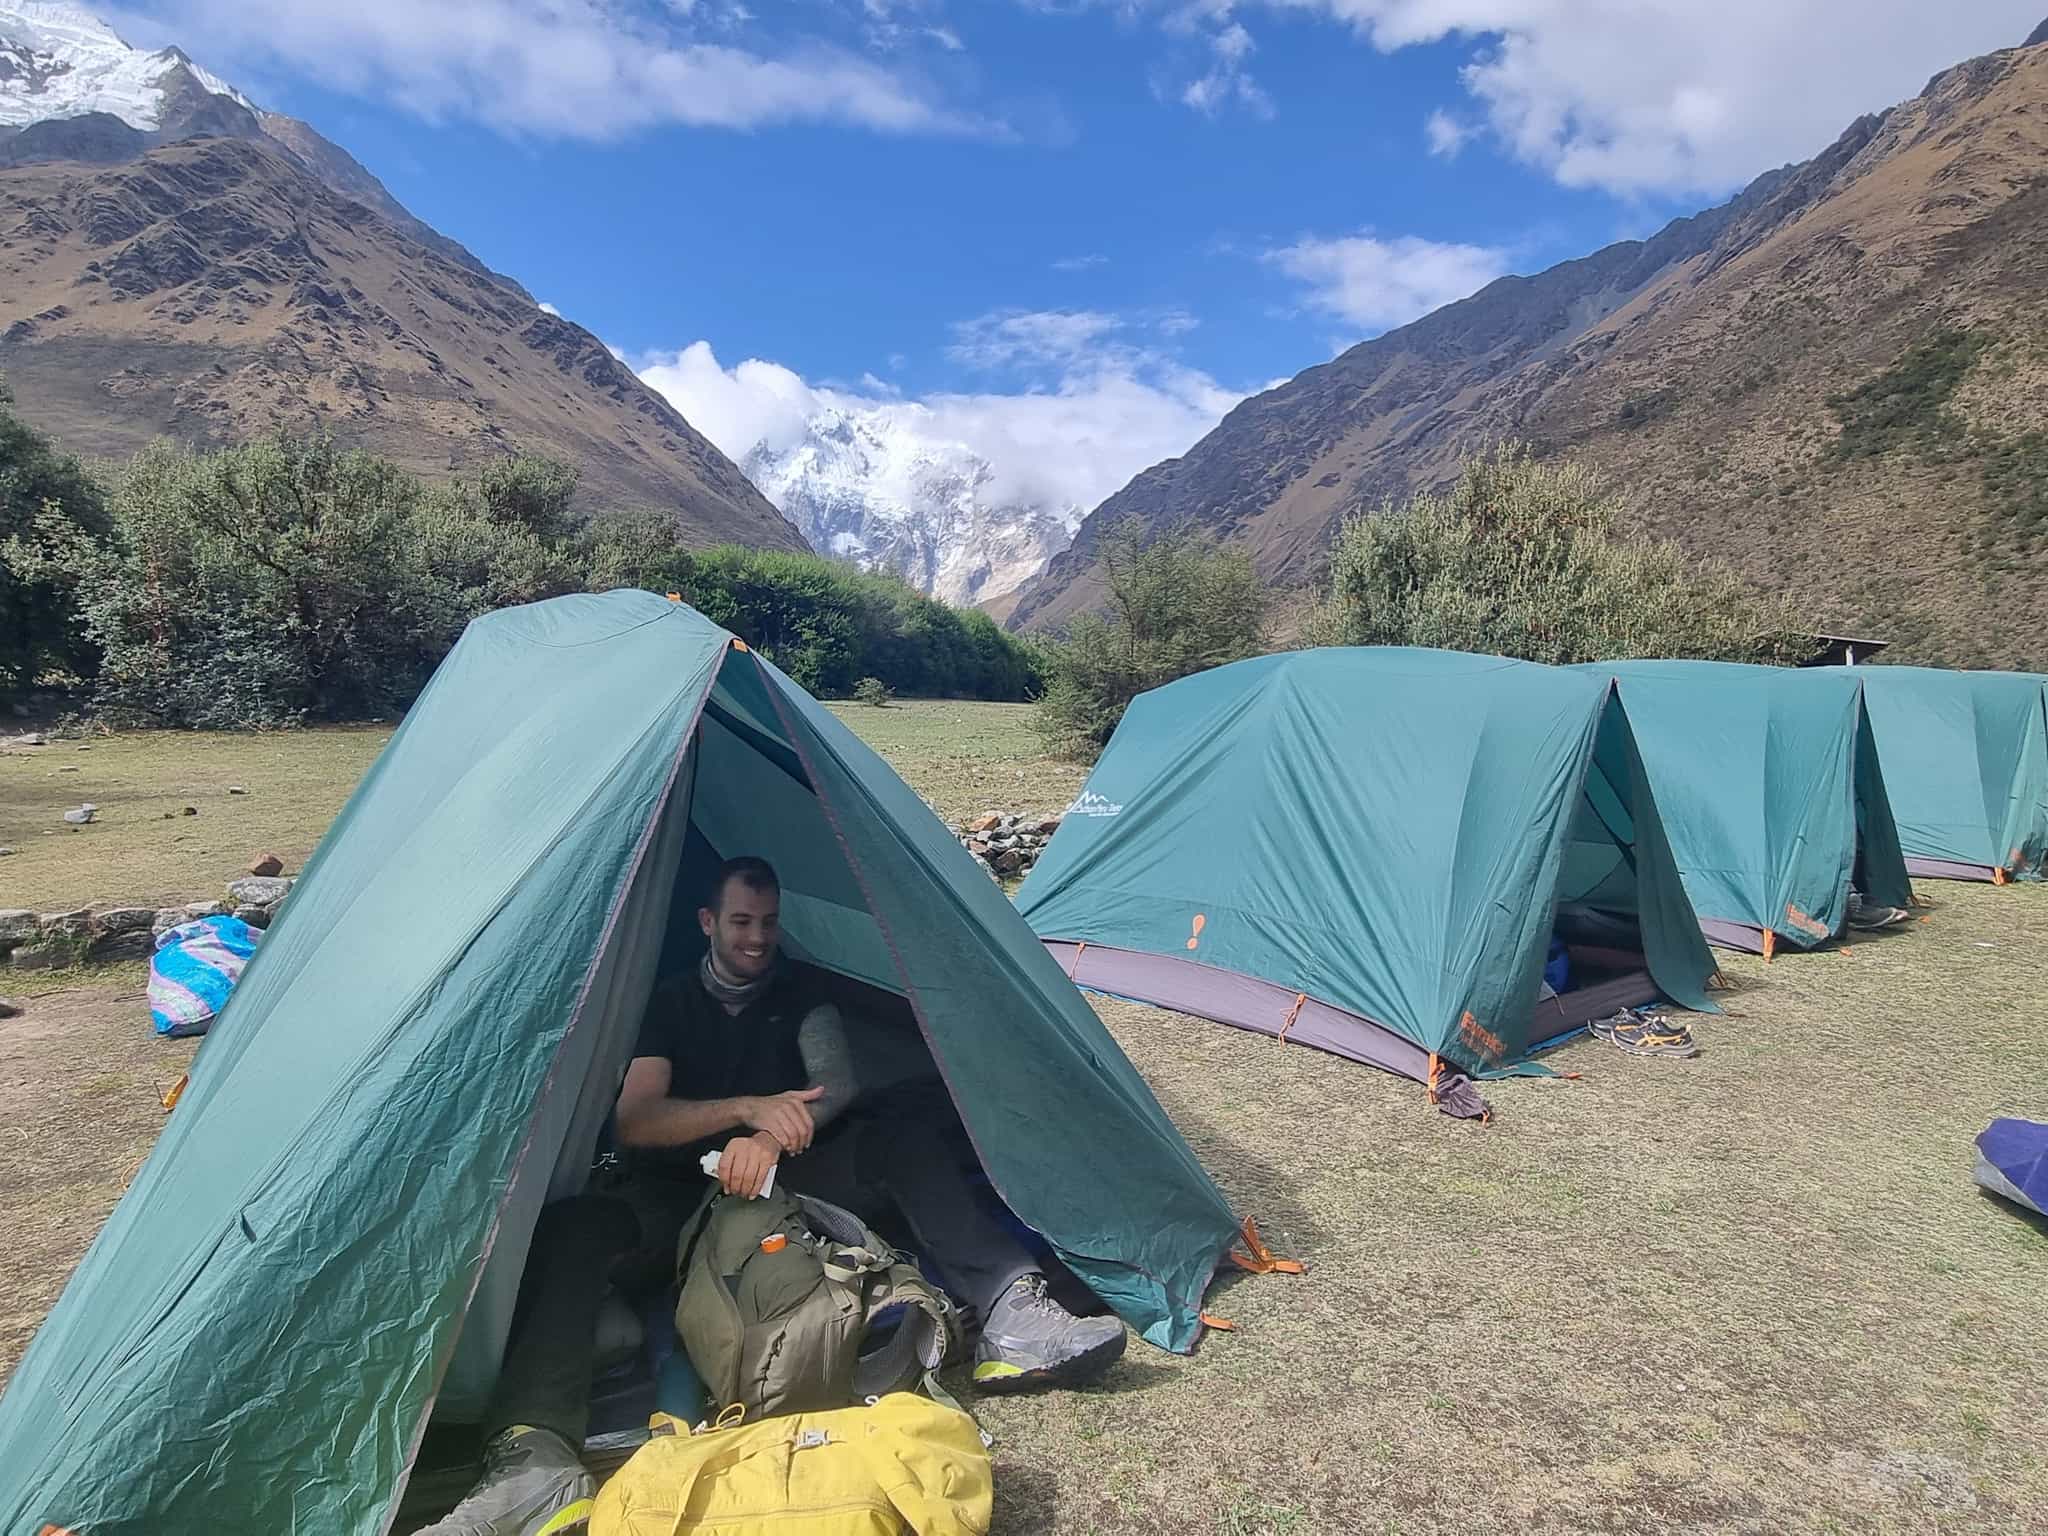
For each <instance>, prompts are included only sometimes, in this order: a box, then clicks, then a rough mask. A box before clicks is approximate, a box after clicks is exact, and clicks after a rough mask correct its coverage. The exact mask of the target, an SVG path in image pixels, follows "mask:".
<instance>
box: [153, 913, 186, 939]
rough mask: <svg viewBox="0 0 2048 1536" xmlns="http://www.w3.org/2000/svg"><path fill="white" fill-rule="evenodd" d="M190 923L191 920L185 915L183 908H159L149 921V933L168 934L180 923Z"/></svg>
mask: <svg viewBox="0 0 2048 1536" xmlns="http://www.w3.org/2000/svg"><path fill="white" fill-rule="evenodd" d="M191 921H192V919H191V918H189V917H187V916H186V915H185V909H184V908H183V907H159V908H158V909H157V914H156V916H155V917H153V918H151V919H150V921H149V931H150V932H151V933H168V932H170V931H171V929H173V928H175V927H177V926H178V925H179V924H180V923H189V922H191Z"/></svg>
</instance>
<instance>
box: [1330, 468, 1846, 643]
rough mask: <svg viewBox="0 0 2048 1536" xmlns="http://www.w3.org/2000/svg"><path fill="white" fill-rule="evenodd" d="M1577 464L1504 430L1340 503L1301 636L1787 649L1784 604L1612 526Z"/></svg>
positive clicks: (1613, 505)
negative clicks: (1369, 495) (1358, 512)
mask: <svg viewBox="0 0 2048 1536" xmlns="http://www.w3.org/2000/svg"><path fill="white" fill-rule="evenodd" d="M1619 512H1620V506H1619V503H1618V502H1617V501H1616V499H1615V498H1614V496H1613V495H1612V494H1611V493H1610V492H1608V490H1607V489H1606V488H1605V487H1603V486H1602V485H1601V483H1600V482H1599V481H1598V480H1597V479H1596V478H1595V477H1594V476H1593V475H1592V474H1591V473H1590V472H1589V471H1587V470H1586V469H1584V468H1582V467H1580V466H1578V465H1575V464H1571V463H1550V462H1542V463H1539V462H1538V461H1536V460H1535V459H1534V458H1532V457H1531V456H1530V454H1529V451H1528V450H1527V448H1525V447H1523V446H1521V445H1518V444H1503V445H1501V446H1499V447H1498V448H1496V449H1495V450H1494V451H1493V452H1491V453H1489V454H1486V455H1484V456H1483V457H1480V458H1477V459H1474V460H1473V461H1471V462H1470V463H1468V464H1467V465H1466V466H1465V471H1464V473H1463V474H1462V475H1461V476H1460V477H1459V479H1458V483H1457V485H1456V486H1454V487H1453V488H1452V489H1451V490H1450V491H1449V492H1448V493H1447V494H1443V495H1438V494H1434V493H1425V494H1423V495H1419V496H1416V497H1415V498H1413V499H1412V500H1411V501H1410V502H1409V503H1408V504H1407V505H1406V506H1402V507H1396V506H1394V505H1392V504H1391V503H1390V504H1388V505H1387V506H1385V507H1383V508H1382V509H1381V510H1380V511H1378V512H1376V513H1368V514H1365V515H1362V516H1359V517H1354V518H1352V519H1350V520H1349V521H1348V522H1347V523H1346V524H1345V525H1344V528H1343V530H1342V531H1341V532H1340V534H1339V535H1338V538H1337V543H1336V547H1335V549H1334V551H1333V552H1332V555H1331V560H1330V588H1329V594H1328V598H1327V600H1326V601H1325V603H1324V604H1323V606H1322V607H1321V608H1320V609H1319V610H1318V611H1317V612H1316V613H1315V614H1314V615H1313V616H1312V618H1311V620H1310V622H1309V624H1308V626H1307V631H1306V635H1305V638H1306V639H1307V640H1308V641H1309V642H1310V643H1312V644H1323V645H1417V646H1434V647H1437V648H1440V649H1444V650H1458V651H1478V652H1486V653H1492V654H1497V655H1502V656H1519V657H1523V658H1525V659H1528V660H1531V661H1544V662H1553V663H1559V664H1563V663H1570V662H1580V661H1605V660H1613V659H1616V658H1620V657H1626V656H1671V657H1699V658H1705V659H1709V660H1720V661H1751V662H1767V663H1788V662H1793V661H1797V660H1799V659H1801V658H1802V657H1803V655H1804V654H1805V652H1806V650H1807V649H1808V645H1809V642H1808V641H1807V640H1806V638H1805V637H1804V636H1803V635H1801V634H1800V632H1799V625H1798V622H1797V620H1796V618H1795V616H1794V615H1793V613H1792V611H1791V609H1790V608H1789V607H1788V606H1787V605H1786V604H1785V603H1784V602H1782V601H1781V600H1779V599H1777V598H1774V597H1771V596H1768V595H1766V594H1763V593H1760V592H1758V591H1756V590H1755V589H1753V588H1751V587H1750V586H1748V585H1747V584H1746V583H1744V581H1743V580H1742V579H1741V578H1740V577H1739V576H1737V575H1736V574H1735V573H1734V572H1733V571H1732V570H1730V569H1728V568H1727V567H1726V566H1723V565H1721V564H1719V563H1718V562H1713V561H1695V560H1692V559H1690V558H1688V557H1687V556H1686V555H1685V554H1684V552H1683V551H1681V550H1680V549H1679V548H1678V547H1677V546H1676V545H1674V544H1670V543H1667V542H1663V541H1659V540H1651V539H1643V538H1636V537H1632V536H1628V535H1624V534H1622V533H1621V532H1619V531H1618V530H1617V526H1616V525H1617V519H1618V515H1619Z"/></svg>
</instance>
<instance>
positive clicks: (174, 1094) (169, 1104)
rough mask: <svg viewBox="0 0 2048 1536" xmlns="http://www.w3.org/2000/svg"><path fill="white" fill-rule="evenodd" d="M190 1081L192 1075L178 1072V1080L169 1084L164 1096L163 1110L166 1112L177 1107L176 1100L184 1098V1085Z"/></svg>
mask: <svg viewBox="0 0 2048 1536" xmlns="http://www.w3.org/2000/svg"><path fill="white" fill-rule="evenodd" d="M191 1081H192V1074H191V1073H190V1072H180V1073H179V1074H178V1080H177V1081H176V1082H175V1083H173V1084H171V1086H170V1088H169V1089H168V1090H167V1091H166V1092H165V1094H164V1109H165V1111H166V1112H168V1111H170V1110H173V1109H176V1108H177V1107H178V1100H180V1099H181V1098H183V1097H184V1096H185V1085H186V1084H187V1083H189V1082H191Z"/></svg>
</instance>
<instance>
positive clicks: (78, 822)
mask: <svg viewBox="0 0 2048 1536" xmlns="http://www.w3.org/2000/svg"><path fill="white" fill-rule="evenodd" d="M99 813H100V808H99V807H98V806H96V805H81V806H80V807H78V809H77V810H75V811H66V812H65V813H64V819H65V820H66V821H68V822H70V823H71V825H72V826H74V827H82V826H84V825H85V824H86V823H87V822H89V821H91V820H92V819H93V817H95V816H97V815H99Z"/></svg>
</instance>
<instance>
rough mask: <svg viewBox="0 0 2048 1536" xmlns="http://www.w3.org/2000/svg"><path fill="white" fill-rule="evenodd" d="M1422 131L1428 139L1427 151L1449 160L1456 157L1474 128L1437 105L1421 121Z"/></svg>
mask: <svg viewBox="0 0 2048 1536" xmlns="http://www.w3.org/2000/svg"><path fill="white" fill-rule="evenodd" d="M1422 132H1423V136H1424V137H1425V138H1427V139H1428V140H1429V152H1430V153H1431V154H1432V155H1441V156H1442V157H1443V158H1445V159H1446V160H1450V159H1455V158H1456V157H1457V153H1458V151H1459V150H1461V149H1463V148H1464V147H1465V141H1466V140H1467V139H1469V138H1471V137H1472V134H1473V132H1474V130H1473V129H1472V128H1471V127H1470V126H1468V125H1467V124H1465V123H1461V122H1459V121H1458V120H1457V119H1456V118H1455V117H1453V116H1451V114H1450V113H1448V112H1446V111H1444V110H1443V109H1442V108H1441V107H1439V108H1438V109H1437V110H1436V111H1434V112H1432V113H1430V114H1429V116H1428V117H1427V118H1426V119H1425V120H1424V121H1423V124H1422Z"/></svg>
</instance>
